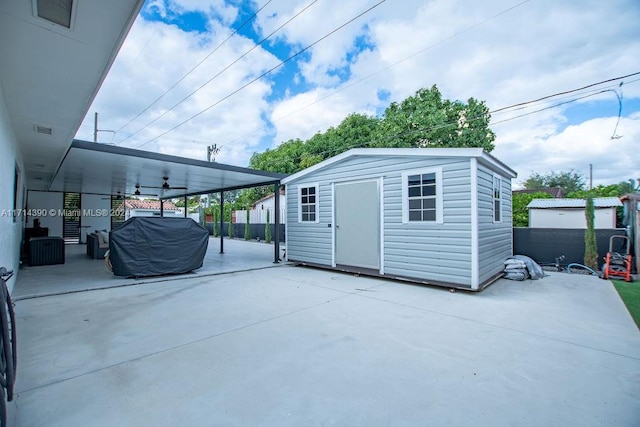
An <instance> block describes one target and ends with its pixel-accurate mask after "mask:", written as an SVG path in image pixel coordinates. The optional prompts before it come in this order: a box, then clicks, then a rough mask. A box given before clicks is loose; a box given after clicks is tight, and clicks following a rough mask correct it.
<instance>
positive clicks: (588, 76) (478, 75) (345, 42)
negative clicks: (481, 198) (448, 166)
mask: <svg viewBox="0 0 640 427" xmlns="http://www.w3.org/2000/svg"><path fill="white" fill-rule="evenodd" d="M376 3H378V1H375V0H352V1H350V2H343V3H341V7H340V8H335V7H334V6H335V4H334V3H331V2H323V1H317V2H312V0H307V1H297V0H273V1H270V2H269V1H268V0H263V1H260V2H254V1H224V0H215V1H214V0H212V1H206V0H170V1H169V0H149V1H147V3H146V4H145V6H144V7H143V9H142V12H141V14H140V17H139V18H138V20H137V21H136V23H135V24H134V27H133V28H132V30H131V32H130V34H129V36H128V38H127V40H126V41H125V44H124V46H123V48H122V50H121V52H120V54H119V56H118V59H117V60H116V62H115V63H114V66H113V67H112V70H111V72H110V73H109V76H108V77H107V79H106V80H105V82H104V84H103V87H102V88H101V90H100V93H99V94H98V96H97V97H96V100H95V101H94V105H93V106H92V107H91V109H90V112H91V114H90V116H91V117H89V116H88V117H87V118H86V119H85V123H84V124H83V126H82V127H81V129H80V131H79V132H78V137H79V138H83V137H84V138H85V139H90V138H91V136H84V135H88V134H89V132H90V130H91V128H92V126H91V123H90V121H91V118H92V116H93V111H99V112H100V116H101V126H100V127H101V128H105V129H114V130H116V131H117V132H116V134H115V135H114V136H112V135H110V134H109V135H108V136H107V135H104V138H105V139H107V138H109V139H110V140H109V141H105V142H110V143H116V144H118V145H122V146H128V147H133V148H142V149H145V150H151V151H160V152H166V153H169V154H175V155H182V156H185V157H194V158H203V157H204V156H205V155H206V146H207V145H208V144H212V143H215V144H218V146H222V149H221V152H220V154H219V161H221V162H225V163H230V164H237V165H241V166H246V165H247V164H248V160H249V158H250V156H251V155H252V154H253V153H254V152H260V151H264V150H265V149H267V148H271V147H275V146H277V145H278V144H279V143H281V142H283V141H286V140H288V139H292V138H300V139H303V140H305V139H307V138H309V137H311V136H312V135H313V134H315V133H316V132H318V131H324V130H325V129H327V128H328V127H330V126H336V125H337V124H339V123H340V121H342V119H344V118H345V117H346V116H347V115H348V114H350V113H353V112H357V113H363V114H372V115H380V114H382V113H383V111H384V109H385V108H386V107H387V106H388V104H389V103H390V102H392V101H397V102H399V101H402V100H403V99H405V98H406V97H408V96H410V95H412V94H413V93H415V91H417V90H418V89H420V88H422V87H430V86H431V85H433V84H436V85H437V86H438V87H439V89H440V90H441V92H442V93H443V95H444V96H445V97H447V98H450V99H461V100H466V99H467V98H469V97H474V98H476V99H480V100H485V101H486V102H487V105H488V106H489V108H490V109H496V108H501V107H505V106H508V105H512V104H516V103H519V102H524V101H529V100H534V99H537V98H539V97H542V96H546V95H550V94H554V93H558V92H562V91H566V90H571V89H574V88H579V87H582V86H586V85H588V84H591V83H595V82H599V81H603V80H607V79H610V78H614V77H618V76H623V75H626V74H631V73H635V72H638V71H640V65H639V63H638V61H637V59H634V58H638V57H640V29H639V28H640V27H639V26H638V25H637V22H638V20H639V19H640V5H639V4H637V2H635V1H632V0H614V1H612V2H608V3H607V4H602V2H598V1H595V0H593V1H587V2H586V4H573V3H561V4H558V3H557V2H554V1H551V0H537V1H535V0H532V1H524V2H523V1H508V0H499V1H495V2H492V3H491V4H490V5H488V6H487V5H484V6H483V5H478V4H476V2H473V1H471V0H432V1H421V0H405V1H403V2H397V1H395V2H394V1H391V0H389V1H386V2H384V3H382V4H381V5H379V6H377V7H374V8H373V9H372V10H371V11H369V12H367V13H365V14H364V15H363V16H362V17H360V18H358V19H356V20H355V21H354V22H352V23H350V24H349V25H346V26H345V27H344V28H342V29H340V30H338V31H336V32H335V33H334V34H332V35H330V36H328V37H327V38H326V39H325V40H323V41H321V42H319V43H318V44H317V45H315V46H313V47H312V48H310V49H309V50H307V51H306V52H304V53H303V54H302V55H300V56H298V57H296V58H295V59H294V60H291V61H289V62H288V63H286V64H285V65H284V66H281V67H279V68H277V70H275V71H273V72H271V73H269V74H268V75H267V76H265V77H263V78H260V79H258V80H256V81H255V82H253V83H250V82H251V81H252V80H255V79H257V77H259V76H260V75H261V74H262V73H265V72H266V71H268V70H269V69H271V68H273V67H275V66H276V65H277V64H278V63H279V62H280V61H283V60H285V59H287V58H289V57H290V56H291V55H293V54H294V53H296V52H298V51H299V50H301V49H302V48H304V47H306V46H309V45H310V44H311V43H313V42H315V41H316V40H318V39H320V38H321V37H324V36H326V35H327V34H328V33H330V32H331V31H333V30H335V29H336V28H337V27H339V26H340V25H342V24H344V23H345V22H347V21H349V20H350V19H353V18H354V17H356V16H357V15H358V14H360V13H362V12H364V11H365V10H367V9H368V8H371V7H372V6H374V5H376ZM310 4H311V5H310ZM309 5H310V6H309ZM262 6H264V8H263V9H262V10H261V11H260V12H259V13H258V14H257V16H256V17H255V18H253V19H252V20H251V21H250V22H249V23H247V25H245V26H243V27H242V28H240V29H239V30H238V33H237V34H235V35H233V36H232V37H231V38H229V40H227V41H225V39H226V38H227V37H229V35H231V34H232V33H233V31H235V30H237V29H238V28H239V27H240V25H241V23H242V22H244V21H245V20H246V19H248V18H249V17H251V15H252V14H254V13H255V12H256V11H257V10H258V8H260V7H262ZM307 6H308V8H307V9H306V10H304V11H303V12H302V13H300V14H299V15H298V16H297V17H295V18H294V19H292V20H291V22H289V23H287V24H286V25H285V26H284V27H283V28H282V29H280V30H279V31H278V32H276V34H275V35H274V36H272V37H270V38H269V39H268V40H267V42H265V43H263V44H261V45H260V46H256V44H257V43H258V42H259V41H260V40H262V39H263V38H264V37H265V36H266V35H268V34H270V33H271V32H273V31H274V30H275V29H276V28H278V27H279V26H280V25H282V24H283V23H285V22H286V21H287V20H288V19H290V18H291V17H293V16H294V15H295V14H296V13H298V12H300V11H301V10H302V9H303V8H304V7H307ZM621 9H624V10H626V11H627V13H625V14H623V15H620V14H619V10H621ZM567 16H571V17H572V19H570V20H567V19H566V17H567ZM613 21H615V22H616V25H602V23H603V22H613ZM249 49H252V50H251V52H250V53H249V54H247V55H246V56H245V57H243V58H242V59H240V60H238V58H240V57H241V56H242V55H244V54H245V53H246V52H247V51H248V50H249ZM214 50H215V51H214ZM204 58H206V59H204ZM203 59H204V60H203ZM234 61H237V63H235V64H234V65H233V66H231V67H229V69H228V70H226V71H224V72H223V73H220V71H221V70H222V69H223V68H224V67H227V66H228V65H229V64H231V63H232V62H234ZM199 63H200V65H198V64H199ZM196 65H198V66H197V67H196ZM194 67H195V69H194ZM218 73H220V75H219V76H218V77H216V78H215V79H213V80H212V81H211V82H210V83H208V84H205V83H206V82H207V81H208V80H210V79H211V78H212V77H213V76H215V75H216V74H218ZM185 76H186V77H185ZM181 79H182V80H181ZM638 79H640V76H634V77H630V78H627V79H624V84H623V86H622V88H617V87H616V85H617V84H618V83H619V81H615V82H611V83H608V84H606V85H601V86H596V87H594V88H591V89H588V90H585V91H581V92H577V93H574V94H569V95H565V96H563V97H557V98H552V99H549V100H547V101H545V102H540V103H535V104H534V105H531V106H530V108H528V109H526V110H518V111H515V110H512V111H506V112H502V113H499V114H496V115H494V122H496V124H495V126H492V128H493V130H494V131H495V132H496V134H497V135H498V138H497V140H496V149H495V150H494V152H493V153H492V154H494V155H495V156H496V157H498V158H499V159H501V160H502V161H504V162H505V163H507V164H508V165H509V166H511V167H512V168H514V169H515V170H516V171H517V172H518V174H519V178H518V179H517V180H516V183H517V182H521V181H524V180H526V178H527V176H528V175H529V174H530V173H532V172H538V173H546V172H548V171H551V170H555V171H559V170H569V169H574V170H578V171H586V170H588V165H589V164H594V170H595V171H596V175H595V182H596V183H603V184H604V183H613V182H618V181H620V180H624V179H627V178H628V177H631V176H636V175H638V176H639V177H640V173H639V171H638V169H639V168H638V167H637V164H638V160H639V159H638V156H637V154H636V153H638V152H639V151H640V146H639V141H640V82H638V81H636V80H638ZM243 86H246V87H244V88H243V89H240V88H242V87H243ZM123 88H134V89H132V90H130V91H123V90H122V89H123ZM603 88H616V90H618V91H619V93H622V94H623V98H622V102H623V105H622V116H623V117H622V120H621V121H620V123H619V125H618V129H617V134H618V135H622V138H620V139H618V140H616V146H615V149H613V147H612V146H611V145H610V143H611V141H610V140H609V141H606V139H607V137H608V136H611V134H612V132H613V129H614V128H615V124H616V122H617V114H618V100H617V98H616V96H615V95H614V93H612V92H609V93H605V94H603V95H599V96H593V97H590V98H585V99H582V100H580V101H576V102H572V103H568V104H566V105H562V106H559V107H556V108H551V109H544V108H546V107H550V106H553V105H556V104H558V103H560V102H563V101H567V100H571V99H575V98H576V97H578V96H584V95H585V94H590V93H592V92H594V91H598V90H602V89H603ZM235 91H237V93H235V94H233V95H230V94H232V93H233V92H235ZM160 96H162V97H161V98H160V99H159V100H158V97H160ZM183 99H184V102H179V101H181V100H183ZM537 109H544V110H543V111H540V112H539V113H535V114H530V115H527V116H525V117H522V118H519V119H513V120H508V121H504V122H503V120H505V119H509V118H513V117H514V116H516V115H519V114H522V113H523V112H526V111H532V110H537ZM620 152H625V153H628V155H627V156H626V159H625V160H623V161H620V159H619V157H620V155H619V154H620ZM614 154H615V155H614ZM612 165H615V167H613V166H612Z"/></svg>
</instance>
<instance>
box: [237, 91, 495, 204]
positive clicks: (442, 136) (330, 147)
mask: <svg viewBox="0 0 640 427" xmlns="http://www.w3.org/2000/svg"><path fill="white" fill-rule="evenodd" d="M489 120H490V114H489V109H488V108H487V106H486V105H485V103H484V102H482V101H478V100H476V99H474V98H469V99H468V100H467V102H462V101H451V100H448V99H444V98H443V97H442V94H441V93H440V91H439V90H438V88H437V87H436V86H435V85H434V86H432V87H431V88H429V89H420V90H418V91H417V92H416V93H415V94H414V95H413V96H410V97H409V98H407V99H405V100H404V101H402V102H401V103H395V102H394V103H392V104H391V105H389V107H388V108H387V109H386V110H385V112H384V114H383V115H382V116H381V117H373V116H368V115H364V114H355V113H354V114H350V115H349V116H347V117H346V118H345V119H344V120H343V121H342V122H341V123H340V124H339V125H338V126H336V127H330V128H329V129H327V130H326V131H325V132H318V133H316V134H315V135H314V136H312V137H311V138H309V139H308V140H306V141H302V140H300V139H291V140H289V141H285V142H283V143H282V144H281V145H280V146H279V147H277V148H274V149H269V150H267V151H265V152H263V153H254V154H253V156H251V160H250V162H249V166H250V167H252V168H254V169H261V170H266V171H272V172H280V173H285V174H292V173H295V172H298V171H300V170H302V169H305V168H307V167H309V166H313V165H315V164H316V163H319V162H321V161H323V160H325V159H327V158H329V157H333V156H336V155H338V154H340V153H342V152H344V151H347V150H349V149H351V148H356V147H419V148H425V147H482V148H484V149H485V150H486V151H492V150H493V148H494V145H493V141H494V140H495V134H494V133H493V131H491V129H490V128H489ZM255 200H257V199H253V200H252V202H253V201H255Z"/></svg>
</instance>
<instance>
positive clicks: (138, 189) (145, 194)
mask: <svg viewBox="0 0 640 427" xmlns="http://www.w3.org/2000/svg"><path fill="white" fill-rule="evenodd" d="M147 188H148V187H147ZM133 196H154V197H155V196H157V194H150V193H141V192H140V184H136V191H134V192H133Z"/></svg>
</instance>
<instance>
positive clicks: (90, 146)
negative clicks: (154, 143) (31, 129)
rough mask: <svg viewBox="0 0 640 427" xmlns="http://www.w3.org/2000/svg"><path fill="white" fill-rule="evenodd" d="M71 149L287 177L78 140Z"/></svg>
mask: <svg viewBox="0 0 640 427" xmlns="http://www.w3.org/2000/svg"><path fill="white" fill-rule="evenodd" d="M72 148H79V149H83V150H92V151H101V152H104V153H110V154H117V155H121V156H132V157H140V158H143V159H151V160H158V161H162V162H168V163H179V164H183V165H188V166H199V167H204V168H211V169H220V170H225V171H230V172H241V173H246V174H250V175H259V176H263V177H265V178H270V179H271V180H280V179H282V178H284V177H286V176H287V175H285V174H281V173H277V172H267V171H261V170H258V169H250V168H243V167H241V166H232V165H226V164H224V163H217V162H207V161H205V160H198V159H190V158H188V157H180V156H173V155H171V154H162V153H155V152H152V151H144V150H137V149H135V148H127V147H117V146H114V145H107V144H100V143H96V142H89V141H82V140H80V139H74V140H73V142H72V143H71V146H70V147H69V150H71V149H72Z"/></svg>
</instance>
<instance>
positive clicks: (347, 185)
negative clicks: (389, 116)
mask: <svg viewBox="0 0 640 427" xmlns="http://www.w3.org/2000/svg"><path fill="white" fill-rule="evenodd" d="M515 177H516V173H515V172H514V171H513V170H512V169H510V168H509V167H507V166H506V165H504V164H503V163H501V162H500V161H499V160H497V159H496V158H494V157H492V156H491V155H489V154H487V153H485V152H484V151H483V150H482V149H481V148H391V149H375V148H371V149H366V148H359V149H353V150H349V151H347V152H345V153H342V154H340V155H338V156H336V157H333V158H330V159H327V160H325V161H323V162H321V163H319V164H317V165H314V166H312V167H310V168H308V169H305V170H303V171H301V172H298V173H296V174H294V175H291V176H289V177H287V178H285V179H283V180H282V183H283V184H285V185H286V202H287V203H286V205H287V228H286V241H287V258H288V260H289V261H292V262H297V263H300V264H306V265H312V266H319V267H326V268H334V269H338V270H343V271H353V272H360V273H364V274H371V275H376V276H384V277H390V278H397V279H408V280H411V281H416V282H420V283H428V284H434V285H444V286H450V287H458V288H464V289H470V290H480V289H482V288H483V287H484V286H486V285H487V284H489V283H491V282H492V281H493V280H495V279H496V278H497V277H500V276H501V274H502V270H503V268H504V264H503V263H504V261H505V259H506V258H507V257H509V256H511V255H512V215H511V179H513V178H515Z"/></svg>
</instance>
